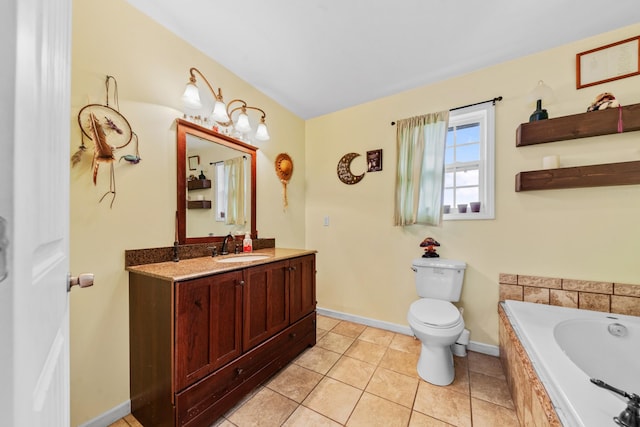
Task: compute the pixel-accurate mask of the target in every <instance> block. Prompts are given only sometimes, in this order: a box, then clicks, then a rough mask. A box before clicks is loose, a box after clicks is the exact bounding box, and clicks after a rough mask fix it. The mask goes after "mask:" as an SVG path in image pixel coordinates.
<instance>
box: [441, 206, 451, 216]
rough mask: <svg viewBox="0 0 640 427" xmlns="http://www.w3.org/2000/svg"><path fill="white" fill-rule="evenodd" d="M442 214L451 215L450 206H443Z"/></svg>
mask: <svg viewBox="0 0 640 427" xmlns="http://www.w3.org/2000/svg"><path fill="white" fill-rule="evenodd" d="M442 213H446V214H448V213H451V205H444V206H442Z"/></svg>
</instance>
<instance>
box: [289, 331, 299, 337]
mask: <svg viewBox="0 0 640 427" xmlns="http://www.w3.org/2000/svg"><path fill="white" fill-rule="evenodd" d="M297 336H298V334H296V333H295V332H291V333H290V334H289V338H295V337H297Z"/></svg>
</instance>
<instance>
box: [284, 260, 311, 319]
mask: <svg viewBox="0 0 640 427" xmlns="http://www.w3.org/2000/svg"><path fill="white" fill-rule="evenodd" d="M289 267H290V275H291V276H290V288H291V301H290V304H291V315H290V320H291V323H293V322H296V321H297V320H299V319H302V318H303V317H304V316H306V315H307V314H309V313H311V312H312V311H314V310H315V309H316V263H315V256H314V255H308V256H303V257H300V258H294V259H292V260H290V261H289Z"/></svg>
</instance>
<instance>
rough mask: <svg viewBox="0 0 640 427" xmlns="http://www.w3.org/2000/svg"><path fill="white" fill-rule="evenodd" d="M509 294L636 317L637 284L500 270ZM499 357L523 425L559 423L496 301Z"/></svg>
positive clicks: (639, 311) (504, 294)
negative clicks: (520, 273)
mask: <svg viewBox="0 0 640 427" xmlns="http://www.w3.org/2000/svg"><path fill="white" fill-rule="evenodd" d="M499 283H500V301H504V300H507V299H510V300H516V301H527V302H533V303H538V304H550V305H557V306H562V307H571V308H580V309H584V310H594V311H602V312H607V313H616V314H626V315H631V316H640V285H630V284H623V283H613V282H596V281H589V280H576V279H563V278H554V277H543V276H530V275H519V274H507V273H500V276H499ZM498 312H499V339H500V359H501V360H502V365H503V367H504V369H505V376H506V378H507V383H508V384H509V389H510V391H511V397H512V399H513V401H514V404H515V407H516V413H517V414H518V418H519V419H520V422H521V425H535V426H560V425H561V424H560V421H559V420H558V417H557V415H556V412H555V410H554V409H553V404H552V403H551V399H550V398H549V395H548V394H547V392H546V390H545V389H544V386H543V385H542V383H541V381H540V379H539V378H538V375H537V374H536V372H535V370H534V368H533V366H532V364H531V361H530V360H529V357H528V356H527V353H526V351H525V350H524V348H523V347H522V344H521V343H520V341H519V340H518V337H517V336H516V334H515V332H514V331H513V328H512V327H511V323H510V322H509V319H508V318H507V315H506V313H505V312H504V310H503V308H502V306H500V305H498Z"/></svg>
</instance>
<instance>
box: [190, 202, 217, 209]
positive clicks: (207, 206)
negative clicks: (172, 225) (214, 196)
mask: <svg viewBox="0 0 640 427" xmlns="http://www.w3.org/2000/svg"><path fill="white" fill-rule="evenodd" d="M187 209H211V200H187Z"/></svg>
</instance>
